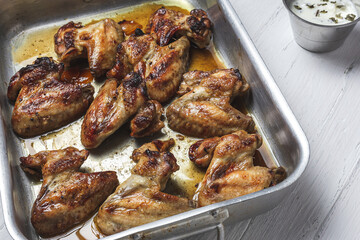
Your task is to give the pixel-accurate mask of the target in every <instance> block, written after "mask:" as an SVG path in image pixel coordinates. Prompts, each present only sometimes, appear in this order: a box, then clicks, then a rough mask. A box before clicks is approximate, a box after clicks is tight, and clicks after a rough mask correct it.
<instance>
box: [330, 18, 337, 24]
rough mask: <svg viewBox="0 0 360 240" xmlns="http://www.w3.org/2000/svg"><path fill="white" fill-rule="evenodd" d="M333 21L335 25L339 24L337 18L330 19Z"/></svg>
mask: <svg viewBox="0 0 360 240" xmlns="http://www.w3.org/2000/svg"><path fill="white" fill-rule="evenodd" d="M329 19H330V20H331V21H333V22H334V23H338V20H337V19H336V18H334V17H331V18H329Z"/></svg>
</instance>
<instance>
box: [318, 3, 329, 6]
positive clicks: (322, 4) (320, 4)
mask: <svg viewBox="0 0 360 240" xmlns="http://www.w3.org/2000/svg"><path fill="white" fill-rule="evenodd" d="M326 5H327V3H319V4H318V6H326Z"/></svg>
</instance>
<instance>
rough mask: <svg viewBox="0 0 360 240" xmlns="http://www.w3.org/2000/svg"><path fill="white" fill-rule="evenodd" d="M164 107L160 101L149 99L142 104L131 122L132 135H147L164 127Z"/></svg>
mask: <svg viewBox="0 0 360 240" xmlns="http://www.w3.org/2000/svg"><path fill="white" fill-rule="evenodd" d="M163 112H164V109H163V107H162V106H161V104H160V103H159V102H158V101H155V100H149V101H147V102H146V103H145V105H144V106H142V107H141V108H140V110H139V112H138V113H137V114H136V115H135V117H134V118H133V119H132V120H131V122H130V129H131V134H130V135H131V136H132V137H146V136H149V135H151V134H153V133H155V132H157V131H159V130H160V129H162V128H163V127H164V122H163V121H162V120H161V116H162V113H163Z"/></svg>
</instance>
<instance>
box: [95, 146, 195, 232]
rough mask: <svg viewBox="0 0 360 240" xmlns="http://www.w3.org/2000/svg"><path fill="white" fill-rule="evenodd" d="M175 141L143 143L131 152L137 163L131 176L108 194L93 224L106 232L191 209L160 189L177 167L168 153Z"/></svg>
mask: <svg viewBox="0 0 360 240" xmlns="http://www.w3.org/2000/svg"><path fill="white" fill-rule="evenodd" d="M173 145H174V140H172V139H171V140H168V141H164V142H162V141H158V140H156V141H153V142H151V143H147V144H144V145H143V146H141V147H140V148H139V149H136V150H135V151H134V152H133V154H132V159H133V160H134V161H135V162H137V164H136V165H135V167H134V168H133V169H132V170H131V176H130V177H129V178H128V179H127V180H126V181H125V182H123V183H122V184H120V185H119V187H118V188H117V189H116V191H115V193H113V194H112V195H111V196H109V197H108V199H107V200H106V201H105V202H104V203H103V205H102V206H101V207H100V209H99V213H98V215H97V217H96V218H95V223H96V224H97V226H98V227H99V229H100V230H101V232H103V233H104V234H106V235H110V234H114V233H117V232H120V231H124V230H126V229H129V228H132V227H135V226H139V225H142V224H145V223H149V222H152V221H156V220H159V219H161V218H165V217H168V216H171V215H175V214H178V213H181V212H185V211H187V210H190V209H192V206H191V205H192V203H191V201H189V200H188V199H185V198H181V197H177V196H173V195H170V194H166V193H163V192H161V191H162V190H163V189H164V188H165V185H166V182H167V180H168V179H169V177H170V175H171V174H172V173H173V172H175V171H177V170H178V169H179V166H178V165H177V164H176V159H175V157H174V156H173V155H172V154H171V153H170V152H168V151H169V148H170V147H172V146H173Z"/></svg>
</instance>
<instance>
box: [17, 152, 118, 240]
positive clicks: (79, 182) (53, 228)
mask: <svg viewBox="0 0 360 240" xmlns="http://www.w3.org/2000/svg"><path fill="white" fill-rule="evenodd" d="M88 154H89V153H88V151H86V150H82V151H79V150H78V149H76V148H73V147H68V148H66V149H63V150H53V151H43V152H39V153H37V154H35V155H29V156H28V157H22V158H20V161H21V167H22V168H23V169H24V171H26V172H28V173H30V174H35V175H38V176H41V175H42V178H43V183H42V186H41V189H40V192H39V195H38V197H37V198H36V200H35V203H34V205H33V208H32V213H31V223H32V224H33V226H34V228H35V230H36V232H37V233H38V234H39V235H40V236H42V237H52V236H55V235H58V234H60V233H63V232H65V231H67V230H69V229H71V228H72V227H74V226H75V225H76V224H78V223H81V222H83V221H84V220H86V219H87V218H89V217H90V215H91V214H92V213H94V211H95V210H96V209H97V207H98V206H99V205H100V204H101V203H102V202H103V201H104V200H105V199H106V198H107V197H108V196H109V195H110V194H111V193H112V192H113V191H114V189H115V188H116V186H117V185H118V184H119V182H118V180H117V176H116V173H115V172H111V171H107V172H97V173H82V172H79V168H80V166H81V165H82V164H83V162H84V161H85V160H86V158H87V157H88Z"/></svg>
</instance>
